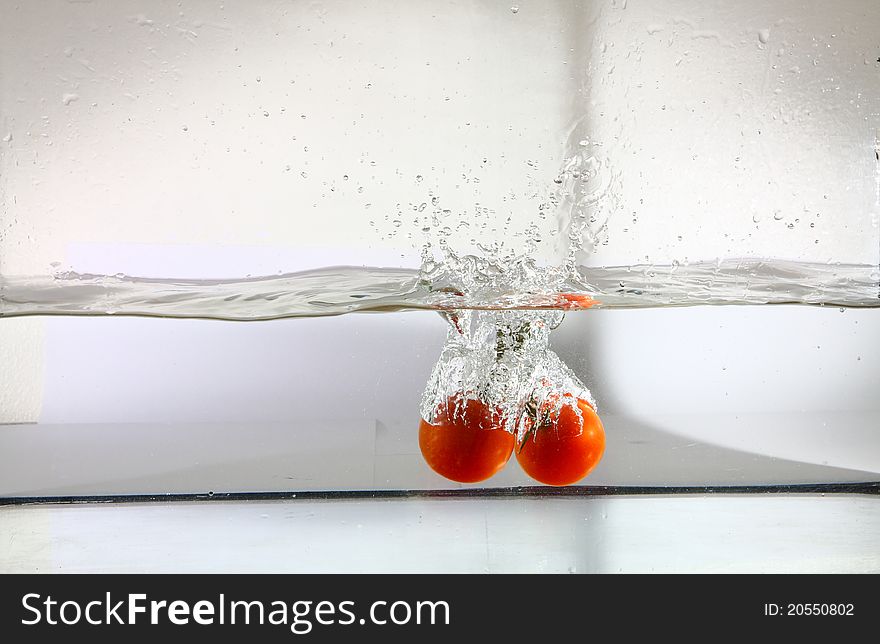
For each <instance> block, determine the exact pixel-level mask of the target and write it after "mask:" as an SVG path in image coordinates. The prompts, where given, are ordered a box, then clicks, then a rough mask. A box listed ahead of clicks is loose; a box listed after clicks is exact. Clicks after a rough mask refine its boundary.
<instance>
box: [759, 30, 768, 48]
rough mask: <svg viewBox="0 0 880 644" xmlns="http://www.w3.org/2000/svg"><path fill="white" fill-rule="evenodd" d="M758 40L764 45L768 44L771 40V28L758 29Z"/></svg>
mask: <svg viewBox="0 0 880 644" xmlns="http://www.w3.org/2000/svg"><path fill="white" fill-rule="evenodd" d="M758 40H759V41H760V42H761V44H762V45H766V44H767V43H768V42H770V30H769V29H758Z"/></svg>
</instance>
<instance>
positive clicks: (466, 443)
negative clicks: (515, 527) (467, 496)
mask: <svg viewBox="0 0 880 644" xmlns="http://www.w3.org/2000/svg"><path fill="white" fill-rule="evenodd" d="M515 442H516V439H515V438H514V436H513V434H512V433H510V432H507V431H505V430H504V429H503V428H502V426H501V420H500V417H499V414H498V413H497V412H494V413H493V412H492V411H490V409H489V408H488V407H487V406H486V405H485V404H484V403H482V402H480V401H479V400H464V399H463V398H461V397H458V396H454V397H451V398H449V400H448V401H447V404H446V406H444V407H443V408H441V410H440V413H439V414H438V416H437V417H436V418H435V419H434V424H433V425H432V424H430V423H428V422H427V421H425V420H422V421H421V423H419V447H420V448H421V450H422V456H424V457H425V461H426V462H427V463H428V465H429V466H430V467H431V469H432V470H434V471H435V472H437V473H438V474H440V475H441V476H445V477H446V478H448V479H450V480H452V481H458V482H459V483H476V482H478V481H485V480H486V479H487V478H489V477H490V476H492V475H493V474H495V473H496V472H498V471H499V470H501V468H503V467H504V466H505V465H506V464H507V461H508V460H510V454H511V453H512V452H513V445H514V443H515Z"/></svg>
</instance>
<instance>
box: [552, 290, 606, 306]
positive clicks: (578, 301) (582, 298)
mask: <svg viewBox="0 0 880 644" xmlns="http://www.w3.org/2000/svg"><path fill="white" fill-rule="evenodd" d="M559 299H560V300H561V302H560V303H561V305H562V308H565V309H588V308H590V307H591V306H596V305H597V304H598V303H599V302H598V301H597V300H594V299H593V298H592V297H590V296H589V295H583V294H580V293H560V294H559Z"/></svg>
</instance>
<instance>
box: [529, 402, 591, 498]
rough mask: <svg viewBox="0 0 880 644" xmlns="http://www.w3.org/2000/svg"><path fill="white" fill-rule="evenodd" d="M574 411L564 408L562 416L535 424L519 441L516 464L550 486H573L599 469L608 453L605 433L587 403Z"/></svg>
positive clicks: (581, 403) (547, 418) (564, 406)
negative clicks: (602, 459)
mask: <svg viewBox="0 0 880 644" xmlns="http://www.w3.org/2000/svg"><path fill="white" fill-rule="evenodd" d="M577 406H578V410H579V411H580V413H581V416H582V418H581V417H578V414H577V412H576V411H575V410H574V408H573V407H572V406H571V405H569V404H566V405H563V407H562V409H560V410H559V412H558V413H557V412H554V413H551V414H550V415H549V416H548V417H546V418H542V419H540V420H539V421H536V422H537V423H539V424H536V425H535V426H533V427H532V428H531V429H529V431H527V432H526V434H525V436H524V437H523V440H522V441H520V443H519V445H518V447H517V451H516V460H517V461H518V462H519V464H520V466H521V467H522V468H523V470H525V472H526V474H528V475H529V476H531V477H532V478H533V479H535V480H536V481H538V482H540V483H545V484H547V485H571V484H572V483H577V482H578V481H580V480H581V479H582V478H584V477H585V476H586V475H587V474H589V473H590V471H591V470H592V469H593V468H594V467H596V464H597V463H598V462H599V461H600V460H601V458H602V454H603V453H604V452H605V429H604V428H603V427H602V421H600V420H599V416H598V415H597V414H596V412H595V411H593V408H592V407H591V406H590V403H588V402H587V401H586V400H582V399H580V398H579V399H577Z"/></svg>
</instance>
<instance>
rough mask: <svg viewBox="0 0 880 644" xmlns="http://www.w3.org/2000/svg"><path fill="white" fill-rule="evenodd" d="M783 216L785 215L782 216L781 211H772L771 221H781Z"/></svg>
mask: <svg viewBox="0 0 880 644" xmlns="http://www.w3.org/2000/svg"><path fill="white" fill-rule="evenodd" d="M784 216H785V215H783V214H782V211H781V210H774V211H773V219H775V220H776V221H782V218H783V217H784Z"/></svg>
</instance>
